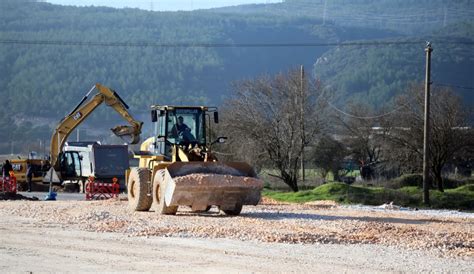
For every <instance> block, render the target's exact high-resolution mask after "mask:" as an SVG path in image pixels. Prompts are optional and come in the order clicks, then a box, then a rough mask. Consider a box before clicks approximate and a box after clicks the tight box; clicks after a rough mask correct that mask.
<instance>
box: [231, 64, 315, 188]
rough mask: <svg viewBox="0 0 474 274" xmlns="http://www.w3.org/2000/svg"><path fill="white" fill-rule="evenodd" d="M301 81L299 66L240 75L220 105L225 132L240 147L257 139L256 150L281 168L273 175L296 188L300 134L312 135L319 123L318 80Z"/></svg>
mask: <svg viewBox="0 0 474 274" xmlns="http://www.w3.org/2000/svg"><path fill="white" fill-rule="evenodd" d="M301 83H302V82H301V78H300V74H299V72H298V71H297V70H292V71H290V72H288V73H286V74H278V75H276V76H274V77H268V76H267V77H259V78H256V79H253V80H246V81H241V82H239V83H237V84H236V85H235V87H234V96H233V98H232V99H230V100H228V101H226V102H225V108H224V110H225V117H226V118H225V125H224V128H225V132H226V133H227V134H228V135H229V136H231V137H232V138H233V139H234V142H236V143H238V144H240V147H241V148H243V149H244V150H245V148H246V144H249V143H252V144H257V149H256V150H257V151H259V150H260V149H261V151H263V152H264V153H265V155H264V156H265V157H266V159H267V160H268V162H270V163H271V164H272V166H273V167H274V168H276V169H277V170H278V171H279V174H272V175H273V176H275V177H278V178H280V179H282V180H283V182H284V183H285V184H287V185H288V186H289V187H290V188H291V189H292V190H293V191H298V169H299V166H300V159H301V154H302V151H303V148H304V146H305V145H307V144H302V141H301V140H307V141H311V140H314V138H315V136H316V135H317V133H319V131H320V129H321V127H322V119H321V113H322V108H323V105H322V104H318V103H320V102H321V101H322V100H319V99H321V98H320V97H319V96H318V95H320V94H319V89H318V86H317V85H314V84H313V83H312V82H311V83H310V82H308V81H305V82H304V83H303V87H302V86H301ZM302 112H303V113H302ZM302 118H303V123H304V125H305V126H304V132H303V130H302V127H301V119H302ZM303 134H304V138H303ZM254 147H255V146H254ZM258 148H260V149H258Z"/></svg>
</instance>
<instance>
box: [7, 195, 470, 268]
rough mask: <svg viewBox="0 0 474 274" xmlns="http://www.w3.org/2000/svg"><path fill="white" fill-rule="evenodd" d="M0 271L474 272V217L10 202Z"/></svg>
mask: <svg viewBox="0 0 474 274" xmlns="http://www.w3.org/2000/svg"><path fill="white" fill-rule="evenodd" d="M0 220H1V222H0V234H1V237H0V272H1V273H5V272H25V271H26V272H28V271H32V272H84V271H97V272H98V271H101V272H102V271H108V272H134V271H155V272H156V271H160V272H161V271H167V272H219V273H222V272H224V271H225V272H315V271H318V272H322V271H348V272H395V271H410V272H418V271H436V272H438V271H442V272H445V271H454V272H467V273H469V272H470V273H472V272H474V231H473V227H474V214H462V215H456V214H440V215H439V216H438V215H437V214H434V215H433V214H423V213H417V212H413V211H407V212H405V211H389V210H367V209H363V210H362V209H358V208H347V207H341V206H337V205H334V204H332V203H330V202H322V203H313V204H306V205H285V204H275V203H274V202H272V201H268V200H267V201H264V203H263V204H262V205H259V206H257V207H244V210H243V212H242V214H241V216H238V217H227V216H225V215H222V214H220V213H219V212H218V211H217V209H214V208H213V209H211V212H209V213H207V214H195V213H191V212H189V211H187V210H186V209H185V210H184V211H183V210H181V208H180V212H178V215H177V216H162V215H157V214H155V213H154V212H130V211H129V210H128V208H127V202H126V201H116V200H109V201H95V202H87V201H56V202H44V201H0Z"/></svg>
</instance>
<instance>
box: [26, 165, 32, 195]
mask: <svg viewBox="0 0 474 274" xmlns="http://www.w3.org/2000/svg"><path fill="white" fill-rule="evenodd" d="M32 180H33V165H32V164H31V162H30V161H26V183H27V184H28V192H31V189H32V188H31V181H32Z"/></svg>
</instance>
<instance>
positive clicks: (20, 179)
mask: <svg viewBox="0 0 474 274" xmlns="http://www.w3.org/2000/svg"><path fill="white" fill-rule="evenodd" d="M28 162H29V163H30V165H31V168H32V170H33V176H32V178H31V181H32V182H41V180H42V179H43V176H44V175H45V174H46V172H47V171H48V170H49V168H50V166H49V161H47V160H43V159H11V160H10V163H11V164H12V168H13V171H14V172H15V177H16V180H17V184H18V190H20V191H21V190H25V189H26V187H27V186H26V169H27V163H28Z"/></svg>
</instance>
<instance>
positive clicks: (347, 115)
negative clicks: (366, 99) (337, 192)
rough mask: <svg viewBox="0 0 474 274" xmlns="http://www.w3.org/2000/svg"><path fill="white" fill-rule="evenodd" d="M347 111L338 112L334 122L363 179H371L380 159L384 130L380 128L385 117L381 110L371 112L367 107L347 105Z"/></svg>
mask: <svg viewBox="0 0 474 274" xmlns="http://www.w3.org/2000/svg"><path fill="white" fill-rule="evenodd" d="M346 109H347V111H344V112H343V111H341V110H338V112H336V116H335V121H336V125H337V126H338V127H339V133H340V134H341V136H342V140H343V142H344V144H345V145H346V146H347V147H348V148H349V153H350V154H351V155H352V157H353V158H354V159H355V160H357V161H358V162H359V164H360V167H361V175H362V177H363V178H364V179H372V178H373V176H374V167H375V165H377V164H378V163H379V162H380V161H381V158H382V152H383V150H382V145H383V142H384V141H383V140H384V136H385V135H386V130H385V129H384V128H382V127H380V125H381V123H382V120H383V119H385V116H384V115H383V114H381V113H382V112H383V109H380V110H378V111H373V110H371V108H370V107H369V106H368V105H364V104H360V103H358V104H356V103H352V104H349V105H348V107H347V108H346Z"/></svg>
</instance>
